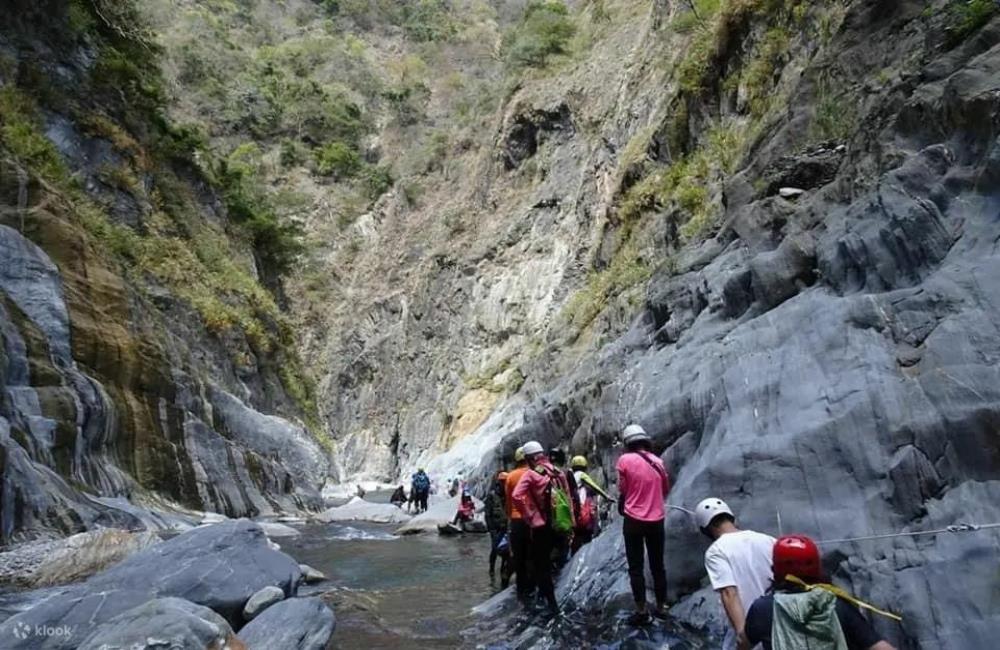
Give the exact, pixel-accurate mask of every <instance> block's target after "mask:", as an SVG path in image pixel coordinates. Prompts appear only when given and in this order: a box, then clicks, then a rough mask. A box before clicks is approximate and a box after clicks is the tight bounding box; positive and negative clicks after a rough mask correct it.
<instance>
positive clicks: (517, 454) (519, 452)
mask: <svg viewBox="0 0 1000 650" xmlns="http://www.w3.org/2000/svg"><path fill="white" fill-rule="evenodd" d="M522 460H524V447H518V448H517V449H515V450H514V462H515V463H520V462H521V461H522Z"/></svg>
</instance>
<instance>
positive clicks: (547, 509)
mask: <svg viewBox="0 0 1000 650" xmlns="http://www.w3.org/2000/svg"><path fill="white" fill-rule="evenodd" d="M524 457H525V459H527V461H528V465H529V466H530V467H531V470H530V471H527V472H525V473H524V475H523V476H522V477H521V480H520V481H518V483H517V487H516V488H514V494H513V495H512V497H513V499H514V503H515V504H517V507H518V509H519V510H520V511H521V513H522V514H523V515H524V519H525V521H526V522H527V523H528V526H530V527H531V561H532V571H533V572H534V573H533V577H534V579H535V582H536V583H537V584H538V591H539V592H540V593H541V595H542V597H543V598H544V599H545V601H546V604H547V606H548V610H549V613H550V614H551V615H553V616H558V614H559V603H558V602H557V601H556V590H555V586H554V585H553V583H552V549H553V545H554V544H555V538H556V535H570V534H572V532H573V506H572V504H571V501H570V496H569V484H568V483H567V482H566V475H565V474H563V472H562V471H561V470H558V469H556V468H555V467H554V466H553V465H552V463H551V462H550V461H549V459H548V458H547V457H546V456H545V450H544V449H543V448H542V446H541V445H540V444H538V443H537V442H535V441H531V442H528V443H525V445H524Z"/></svg>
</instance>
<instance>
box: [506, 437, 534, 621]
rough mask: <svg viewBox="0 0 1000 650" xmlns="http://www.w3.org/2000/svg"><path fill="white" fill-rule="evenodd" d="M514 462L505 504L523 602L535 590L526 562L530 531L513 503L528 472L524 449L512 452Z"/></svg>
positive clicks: (518, 586) (514, 564)
mask: <svg viewBox="0 0 1000 650" xmlns="http://www.w3.org/2000/svg"><path fill="white" fill-rule="evenodd" d="M514 462H515V463H516V466H515V467H514V469H513V470H511V471H510V473H509V474H507V480H506V481H505V483H504V493H505V495H506V498H505V503H506V506H507V518H508V519H509V520H510V554H511V561H512V562H511V564H512V570H513V572H514V576H515V583H514V584H515V585H516V589H517V597H518V599H519V600H521V601H522V602H524V601H525V600H526V599H527V598H528V597H529V596H530V595H531V592H533V591H534V589H535V582H534V580H533V579H532V576H531V570H530V567H531V564H530V562H529V561H528V549H529V544H530V542H531V529H530V528H529V527H528V524H527V522H526V521H525V520H524V514H523V513H522V512H521V510H520V509H518V507H517V504H515V503H514V496H513V495H514V488H516V487H517V484H518V483H519V482H520V481H521V477H522V476H524V473H525V472H527V471H529V470H528V461H526V460H525V459H524V447H518V448H517V449H516V450H515V451H514Z"/></svg>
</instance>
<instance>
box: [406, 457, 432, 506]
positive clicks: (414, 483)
mask: <svg viewBox="0 0 1000 650" xmlns="http://www.w3.org/2000/svg"><path fill="white" fill-rule="evenodd" d="M430 491H431V479H430V477H429V476H427V473H426V472H424V470H423V468H419V469H418V470H417V472H416V474H414V475H413V476H412V477H411V479H410V494H415V495H416V502H417V512H418V513H419V512H427V496H428V495H429V494H430Z"/></svg>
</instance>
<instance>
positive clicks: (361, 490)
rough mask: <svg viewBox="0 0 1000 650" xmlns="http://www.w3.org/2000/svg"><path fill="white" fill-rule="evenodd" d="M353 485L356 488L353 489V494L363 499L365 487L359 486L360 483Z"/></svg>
mask: <svg viewBox="0 0 1000 650" xmlns="http://www.w3.org/2000/svg"><path fill="white" fill-rule="evenodd" d="M355 487H356V488H357V489H356V490H355V491H354V494H356V495H357V496H358V498H359V499H364V498H365V494H366V492H365V489H364V488H363V487H361V486H360V485H357V486H355Z"/></svg>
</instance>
